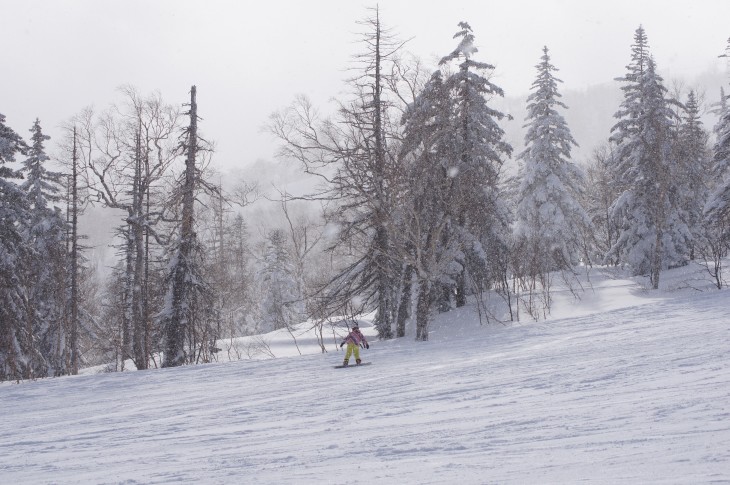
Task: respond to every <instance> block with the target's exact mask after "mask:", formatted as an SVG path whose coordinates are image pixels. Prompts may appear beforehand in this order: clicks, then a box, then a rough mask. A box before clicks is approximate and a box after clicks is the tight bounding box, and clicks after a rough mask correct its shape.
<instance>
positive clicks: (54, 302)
mask: <svg viewBox="0 0 730 485" xmlns="http://www.w3.org/2000/svg"><path fill="white" fill-rule="evenodd" d="M30 131H31V133H32V134H33V135H32V138H31V140H32V144H31V146H30V148H29V149H28V158H27V159H26V160H25V161H24V163H23V168H22V169H21V172H22V173H23V174H24V175H25V182H24V183H23V185H22V186H21V187H22V189H23V191H24V192H25V194H26V196H27V198H28V203H29V218H28V226H27V229H26V235H25V240H26V247H27V248H28V249H29V250H30V251H31V252H32V253H33V258H32V260H31V261H30V262H29V267H28V273H27V275H28V282H27V291H28V318H29V319H30V320H31V322H32V323H31V324H30V325H29V328H30V329H32V331H33V340H34V341H35V346H36V347H37V349H38V351H39V353H40V357H41V358H42V362H37V363H36V365H35V367H36V369H35V371H34V374H35V375H56V376H57V375H62V374H67V373H69V372H70V371H71V369H70V368H69V364H70V361H71V359H70V357H71V356H70V353H69V350H70V346H69V345H68V343H69V337H70V335H68V328H67V318H68V316H67V314H66V310H67V308H66V307H67V301H68V295H67V285H66V269H67V264H68V261H67V257H66V223H65V221H64V219H63V216H62V214H61V210H60V209H59V208H58V207H52V206H51V204H52V203H54V202H59V201H60V200H61V199H62V192H61V191H62V183H63V180H62V178H63V177H64V175H63V174H61V173H57V172H52V171H49V170H48V169H47V168H46V162H48V161H49V160H50V158H49V157H48V156H47V155H46V152H45V147H44V142H45V141H47V140H49V139H50V137H49V136H47V135H44V134H43V131H42V129H41V124H40V121H39V120H37V119H36V121H35V123H34V124H33V127H32V128H31V130H30Z"/></svg>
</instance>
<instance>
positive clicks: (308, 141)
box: [271, 7, 400, 339]
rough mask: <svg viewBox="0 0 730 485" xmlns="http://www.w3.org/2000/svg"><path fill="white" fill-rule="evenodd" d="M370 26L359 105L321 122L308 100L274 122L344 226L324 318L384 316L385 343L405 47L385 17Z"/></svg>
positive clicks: (390, 317) (393, 271)
mask: <svg viewBox="0 0 730 485" xmlns="http://www.w3.org/2000/svg"><path fill="white" fill-rule="evenodd" d="M371 10H372V14H373V15H372V16H370V17H369V18H367V19H366V20H364V21H363V22H361V25H363V26H364V27H365V31H364V33H363V34H362V35H361V42H360V45H362V46H363V53H362V54H359V55H356V56H355V59H354V60H355V64H356V67H355V68H354V69H353V70H354V72H355V75H354V78H353V79H351V80H350V83H349V85H350V87H351V88H352V96H351V99H350V100H349V101H347V102H340V103H339V109H338V111H337V114H336V119H334V120H331V119H326V120H320V119H319V118H318V115H317V111H316V110H315V109H314V108H313V107H312V106H311V104H310V103H309V102H308V101H307V100H306V99H302V98H300V99H299V100H298V101H297V102H296V103H295V104H294V105H292V106H291V107H290V108H289V109H288V110H286V111H284V112H282V113H276V114H275V115H274V116H273V122H272V126H271V130H272V132H273V133H274V134H275V135H276V136H277V137H279V138H280V139H281V140H282V142H283V143H284V145H283V147H282V150H281V152H282V154H283V155H284V156H286V157H289V158H292V159H294V160H298V161H300V162H301V163H302V164H303V166H304V167H305V170H306V171H307V172H308V173H311V174H315V175H317V176H319V177H322V178H323V179H324V181H325V182H326V185H325V188H324V190H323V191H322V193H319V194H315V195H314V196H313V197H312V198H314V199H315V200H323V199H326V200H329V201H331V202H332V203H331V204H330V205H329V207H328V210H327V213H326V217H327V219H328V222H329V223H330V224H331V227H335V226H336V227H339V228H340V230H339V231H338V236H339V237H338V238H337V240H336V241H335V242H334V244H333V245H332V246H331V250H332V252H333V253H335V252H337V251H341V252H342V253H344V254H346V256H345V257H344V258H343V259H344V260H345V261H344V262H343V264H342V266H343V267H342V268H341V269H340V271H339V272H338V274H336V275H335V276H334V277H333V278H332V279H331V280H330V281H329V282H327V283H326V284H325V285H324V287H323V288H322V290H321V291H320V292H319V293H318V295H319V304H318V307H319V308H321V310H318V313H319V314H324V313H326V314H329V315H343V314H348V313H351V312H353V311H354V312H362V311H373V310H374V311H376V316H375V322H374V324H375V328H376V329H377V330H378V336H379V338H382V339H387V338H391V337H392V336H393V321H394V315H395V314H396V313H397V305H396V303H397V298H396V296H397V293H398V284H399V281H400V278H399V273H400V268H399V266H398V265H396V264H394V262H393V260H392V259H391V258H390V257H389V255H390V253H391V252H392V241H391V237H392V232H391V231H390V230H389V228H390V227H392V223H393V214H394V213H395V212H396V205H397V194H396V193H395V192H394V184H393V181H392V178H393V171H394V169H395V158H396V157H395V154H396V153H397V145H398V138H399V136H398V133H397V124H396V123H392V122H391V119H392V113H391V111H392V103H393V102H395V101H394V100H395V99H396V98H397V96H394V95H393V92H392V87H393V84H394V83H393V82H391V81H392V79H393V76H394V74H393V73H394V72H396V71H397V60H396V56H395V54H396V52H397V51H398V49H399V47H400V45H399V43H398V42H397V41H395V39H394V37H393V36H392V35H391V34H390V33H389V32H388V30H387V29H386V28H385V27H384V26H383V23H382V20H381V18H380V13H379V10H378V9H377V7H376V8H373V9H371Z"/></svg>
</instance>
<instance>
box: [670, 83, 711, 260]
mask: <svg viewBox="0 0 730 485" xmlns="http://www.w3.org/2000/svg"><path fill="white" fill-rule="evenodd" d="M682 113H683V116H682V119H681V123H680V125H679V130H678V133H677V139H676V142H675V143H676V148H675V155H674V157H675V160H676V163H677V167H676V177H675V179H674V182H675V186H676V198H677V200H678V203H677V207H678V208H679V210H680V211H681V218H682V220H683V221H684V222H685V223H686V224H687V227H688V228H689V230H690V233H691V235H692V239H691V241H690V253H689V258H690V259H694V257H695V247H696V243H697V241H699V240H700V239H701V238H702V235H703V233H704V214H703V211H704V206H705V203H706V202H707V197H708V183H709V175H710V170H711V166H710V162H711V157H710V156H709V155H710V154H709V150H708V147H707V141H708V138H709V135H708V133H707V131H706V130H705V129H704V126H703V124H702V120H701V119H700V107H699V103H698V101H697V96H696V94H695V92H694V91H690V92H689V93H688V95H687V102H686V103H685V104H684V106H683V107H682Z"/></svg>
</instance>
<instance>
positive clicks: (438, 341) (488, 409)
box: [0, 267, 730, 484]
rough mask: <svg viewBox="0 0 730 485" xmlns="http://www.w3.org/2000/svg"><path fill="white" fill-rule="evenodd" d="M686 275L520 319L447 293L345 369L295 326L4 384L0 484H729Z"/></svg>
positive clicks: (718, 413)
mask: <svg viewBox="0 0 730 485" xmlns="http://www.w3.org/2000/svg"><path fill="white" fill-rule="evenodd" d="M691 268H694V270H692V269H687V268H685V269H681V270H674V271H670V272H666V273H665V274H663V276H662V287H663V289H662V290H660V291H647V290H645V289H644V288H645V286H646V284H647V283H646V282H645V281H643V280H641V279H619V278H615V277H612V276H611V275H609V274H608V272H607V271H606V270H593V271H592V272H591V273H590V284H589V283H588V281H587V280H586V281H584V290H585V291H584V292H583V293H581V294H580V300H576V299H575V298H574V297H573V296H572V293H571V292H569V291H562V292H561V291H556V293H555V303H554V307H553V311H552V316H551V317H550V318H548V319H547V320H540V321H539V322H534V321H527V320H526V319H525V315H523V321H522V322H521V323H506V324H500V323H494V322H493V323H490V324H488V325H487V324H484V325H480V323H479V319H478V318H477V316H476V312H475V309H474V307H472V306H469V305H467V306H466V307H463V308H461V309H458V310H452V311H451V312H448V313H445V314H440V315H439V316H438V317H437V318H436V319H435V321H434V323H433V324H432V328H431V332H430V334H429V335H430V340H429V341H428V342H415V341H414V340H413V336H412V335H409V336H408V337H406V338H402V339H397V340H391V341H381V342H378V341H377V340H376V339H375V337H374V335H375V332H374V330H373V328H372V326H370V325H369V324H368V322H367V321H365V322H362V323H361V327H364V328H363V329H364V331H365V333H366V335H367V336H368V337H369V339H370V341H371V345H370V349H369V350H363V351H362V356H363V360H364V361H368V362H372V363H373V365H370V366H367V367H361V368H350V369H335V368H334V366H335V365H336V364H339V363H341V361H342V357H343V352H341V351H340V350H339V347H338V345H337V344H338V343H339V342H338V341H337V340H336V338H334V337H333V336H332V335H331V334H332V331H331V330H329V333H330V335H329V336H328V335H327V333H328V331H325V344H326V347H327V350H328V352H327V353H324V354H323V353H320V350H319V347H318V345H317V343H316V339H315V337H314V334H313V333H312V332H311V331H310V330H309V327H310V326H309V325H306V324H302V325H301V326H300V328H299V329H298V330H296V331H295V332H294V333H293V335H294V337H296V339H297V346H295V345H294V341H293V338H292V335H290V334H289V333H288V332H286V331H284V332H282V331H280V332H278V333H272V334H268V335H265V336H260V337H257V338H255V339H254V338H249V344H251V342H258V348H261V347H262V346H263V347H264V348H266V352H259V353H258V354H257V355H256V358H255V359H248V358H246V356H245V355H244V359H245V360H240V361H230V362H219V363H214V364H209V365H198V366H185V367H179V368H167V369H158V370H147V371H138V372H123V373H105V374H91V373H90V374H86V375H80V376H73V377H62V378H55V379H43V380H37V381H32V382H21V383H19V384H18V383H7V382H6V383H3V384H1V385H0V416H2V419H3V430H2V433H0V482H2V483H7V484H16V483H23V484H25V483H28V484H30V483H32V484H46V483H47V484H51V483H53V484H70V483H74V484H79V483H81V484H85V483H94V484H120V483H125V484H133V483H145V484H159V483H215V484H219V483H252V484H253V483H255V484H284V483H297V484H308V483H312V484H323V483H334V484H340V483H342V484H344V483H349V484H357V483H361V484H373V483H376V484H393V483H398V484H453V483H460V484H483V483H500V484H503V483H540V484H544V483H561V484H563V483H632V484H637V483H685V484H686V483H730V298H728V293H727V291H719V290H712V289H711V287H710V285H709V284H708V282H706V281H703V278H702V276H701V270H700V269H698V268H697V267H691ZM695 270H696V271H695ZM693 279H694V280H693ZM409 331H410V332H413V329H409ZM339 333H340V335H343V332H342V331H341V330H340V331H339ZM239 344H241V347H238V349H239V354H241V353H243V354H245V352H241V350H240V349H241V348H246V349H251V348H253V347H252V346H251V345H249V347H246V346H245V342H243V341H242V342H239ZM222 345H223V344H222ZM229 347H230V346H229ZM297 349H298V350H297ZM231 350H232V349H231V348H226V347H225V346H224V347H223V350H222V351H221V352H220V353H219V354H218V355H219V356H220V358H221V359H224V358H225V359H227V358H228V355H232V352H229V351H231ZM300 352H301V353H302V354H304V355H301V356H300V355H299V353H300ZM239 354H236V355H237V356H238V355H239ZM272 355H273V356H276V357H277V358H271V356H272ZM87 372H91V371H90V370H87Z"/></svg>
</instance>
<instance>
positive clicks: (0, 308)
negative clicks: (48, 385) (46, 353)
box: [0, 114, 33, 380]
mask: <svg viewBox="0 0 730 485" xmlns="http://www.w3.org/2000/svg"><path fill="white" fill-rule="evenodd" d="M26 149H27V146H26V144H25V142H24V141H23V140H22V138H21V137H20V136H19V135H18V134H17V133H15V131H13V130H12V128H10V127H9V126H7V125H6V124H5V116H3V115H2V114H0V380H6V379H21V378H27V377H32V367H31V366H29V365H28V363H29V362H30V361H31V360H32V353H33V340H32V335H33V329H32V328H29V321H28V318H27V301H28V295H27V293H26V292H25V291H24V288H23V282H24V280H25V272H26V271H27V268H26V265H27V262H28V261H29V259H30V252H29V251H28V250H27V248H26V247H25V245H24V244H23V236H22V233H21V230H22V228H23V225H24V224H25V222H26V220H27V213H28V203H27V198H26V197H25V195H24V194H23V192H22V190H20V187H18V185H17V184H16V183H15V182H14V180H13V179H18V178H20V177H21V175H20V174H19V173H18V171H17V170H15V169H13V168H12V167H10V166H8V165H7V164H11V163H13V162H15V157H16V155H17V154H18V153H25V152H26Z"/></svg>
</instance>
